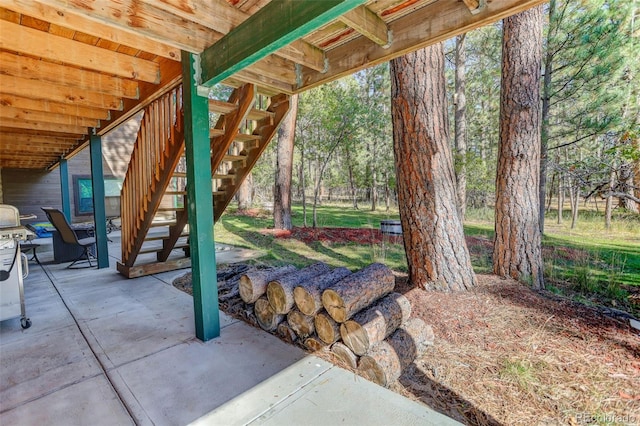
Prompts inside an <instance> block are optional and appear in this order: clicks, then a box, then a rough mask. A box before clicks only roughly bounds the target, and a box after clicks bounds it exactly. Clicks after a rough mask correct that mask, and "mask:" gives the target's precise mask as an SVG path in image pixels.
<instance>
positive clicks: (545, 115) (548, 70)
mask: <svg viewBox="0 0 640 426" xmlns="http://www.w3.org/2000/svg"><path fill="white" fill-rule="evenodd" d="M555 13H556V0H550V1H549V22H553V21H554V15H555ZM552 37H553V34H552V29H551V28H549V31H548V33H547V46H549V44H550V42H551V39H552ZM552 76H553V52H552V49H551V48H547V52H546V55H545V58H544V80H543V83H542V127H541V129H540V195H539V197H540V211H539V212H538V224H539V226H540V233H541V234H544V214H545V211H544V203H543V200H544V198H545V193H546V190H547V164H548V162H549V161H548V159H547V146H548V142H549V112H550V110H551V81H552ZM552 185H553V184H552Z"/></svg>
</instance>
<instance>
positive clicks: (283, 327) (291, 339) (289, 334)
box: [277, 321, 298, 344]
mask: <svg viewBox="0 0 640 426" xmlns="http://www.w3.org/2000/svg"><path fill="white" fill-rule="evenodd" d="M277 333H278V336H280V337H281V338H282V340H284V341H285V342H287V343H291V344H293V343H295V341H296V340H298V336H297V335H296V333H295V332H294V331H293V329H292V328H291V327H290V326H289V323H288V322H287V321H282V322H281V323H280V324H278V328H277Z"/></svg>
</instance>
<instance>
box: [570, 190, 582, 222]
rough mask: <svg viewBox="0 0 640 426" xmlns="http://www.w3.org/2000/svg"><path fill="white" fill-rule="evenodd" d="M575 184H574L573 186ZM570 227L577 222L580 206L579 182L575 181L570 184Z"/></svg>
mask: <svg viewBox="0 0 640 426" xmlns="http://www.w3.org/2000/svg"><path fill="white" fill-rule="evenodd" d="M574 185H575V186H574ZM570 196H571V229H574V228H575V227H576V225H577V224H578V209H579V208H580V184H579V183H578V182H577V179H576V182H575V183H574V184H572V185H571V193H570Z"/></svg>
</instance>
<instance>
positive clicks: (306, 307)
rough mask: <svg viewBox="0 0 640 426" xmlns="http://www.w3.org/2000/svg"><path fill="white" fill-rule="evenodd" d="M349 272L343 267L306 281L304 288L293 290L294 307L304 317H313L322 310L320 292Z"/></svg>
mask: <svg viewBox="0 0 640 426" xmlns="http://www.w3.org/2000/svg"><path fill="white" fill-rule="evenodd" d="M347 275H351V271H350V270H348V269H347V268H345V267H340V268H336V269H334V270H333V271H331V272H329V273H328V274H323V275H319V276H317V277H314V278H312V279H310V280H309V281H307V282H306V283H305V285H304V286H298V287H296V288H294V289H293V299H294V300H295V302H296V306H297V307H298V309H299V310H300V312H302V313H303V314H305V315H315V314H317V313H318V312H320V310H321V309H322V292H323V291H324V290H325V289H327V288H329V287H331V286H332V285H334V284H335V283H337V282H338V281H340V280H341V279H343V278H344V277H346V276H347Z"/></svg>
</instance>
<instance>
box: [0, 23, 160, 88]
mask: <svg viewBox="0 0 640 426" xmlns="http://www.w3.org/2000/svg"><path fill="white" fill-rule="evenodd" d="M2 27H3V28H2V31H0V48H2V49H7V50H13V51H15V52H20V53H25V54H27V55H32V56H38V57H42V58H46V59H49V60H53V61H59V62H62V63H66V64H70V65H75V66H78V67H83V68H87V69H90V70H96V71H101V72H105V73H109V74H113V75H117V76H120V77H124V78H131V79H134V80H141V81H146V82H149V83H158V82H159V81H160V75H159V74H160V70H159V67H158V64H157V63H155V62H152V61H147V60H144V59H138V58H135V57H133V56H129V55H125V54H123V53H118V52H112V51H109V50H106V49H101V48H99V47H95V46H91V45H88V44H85V43H81V42H78V41H75V40H69V39H67V38H65V37H60V36H55V35H51V34H49V33H45V32H43V31H39V30H34V29H32V28H28V27H25V26H23V25H17V24H13V23H11V22H7V21H3V23H2Z"/></svg>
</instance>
